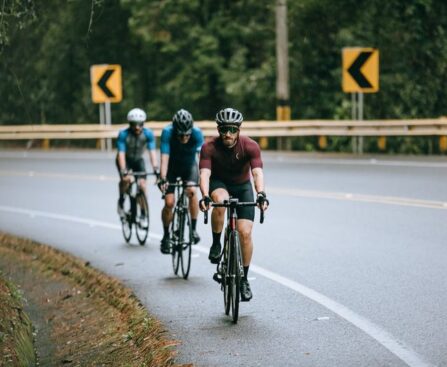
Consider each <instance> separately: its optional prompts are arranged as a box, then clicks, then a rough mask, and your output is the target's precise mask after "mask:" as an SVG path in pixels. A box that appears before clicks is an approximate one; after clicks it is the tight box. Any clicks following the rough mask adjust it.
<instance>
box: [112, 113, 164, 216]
mask: <svg viewBox="0 0 447 367" xmlns="http://www.w3.org/2000/svg"><path fill="white" fill-rule="evenodd" d="M127 121H128V122H129V127H128V128H127V129H124V130H121V131H120V132H119V134H118V140H117V142H116V147H117V149H118V154H117V155H116V160H115V163H116V167H117V169H118V173H119V175H120V183H119V193H120V196H119V199H118V214H119V215H120V216H122V215H124V210H123V204H124V193H125V192H126V190H127V188H128V186H129V184H130V183H131V180H132V176H130V175H128V173H129V171H130V170H132V171H134V172H136V171H138V172H142V171H143V172H145V171H146V165H145V163H144V158H143V155H144V151H145V150H146V149H147V150H148V152H149V160H150V162H151V165H152V168H153V170H154V173H155V174H156V175H157V177H158V174H159V170H158V160H157V155H156V151H155V136H154V133H153V132H152V130H151V129H148V128H146V127H144V122H145V121H146V113H145V112H144V111H143V110H142V109H140V108H134V109H132V110H130V111H129V113H128V114H127ZM138 185H139V186H140V187H141V189H142V190H143V191H144V192H145V193H146V176H142V177H141V178H139V180H138ZM146 197H147V195H146Z"/></svg>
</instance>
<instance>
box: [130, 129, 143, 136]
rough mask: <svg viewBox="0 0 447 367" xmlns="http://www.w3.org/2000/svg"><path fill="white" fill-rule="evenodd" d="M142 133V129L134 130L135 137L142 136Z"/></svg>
mask: <svg viewBox="0 0 447 367" xmlns="http://www.w3.org/2000/svg"><path fill="white" fill-rule="evenodd" d="M142 131H143V129H141V128H140V129H135V128H132V133H133V134H134V135H140V134H141V132H142Z"/></svg>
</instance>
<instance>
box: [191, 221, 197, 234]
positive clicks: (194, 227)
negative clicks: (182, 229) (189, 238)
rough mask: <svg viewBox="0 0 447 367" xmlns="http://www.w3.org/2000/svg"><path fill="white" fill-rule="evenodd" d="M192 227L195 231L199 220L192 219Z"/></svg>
mask: <svg viewBox="0 0 447 367" xmlns="http://www.w3.org/2000/svg"><path fill="white" fill-rule="evenodd" d="M191 225H192V230H193V231H195V230H196V225H197V219H191Z"/></svg>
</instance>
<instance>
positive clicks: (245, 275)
mask: <svg viewBox="0 0 447 367" xmlns="http://www.w3.org/2000/svg"><path fill="white" fill-rule="evenodd" d="M249 267H250V266H244V279H245V280H247V274H248V268H249Z"/></svg>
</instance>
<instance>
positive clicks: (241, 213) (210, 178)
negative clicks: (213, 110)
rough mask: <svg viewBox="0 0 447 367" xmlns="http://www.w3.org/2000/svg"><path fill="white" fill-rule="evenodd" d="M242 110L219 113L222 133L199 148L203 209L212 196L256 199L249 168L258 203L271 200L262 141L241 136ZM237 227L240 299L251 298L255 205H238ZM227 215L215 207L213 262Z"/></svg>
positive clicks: (264, 205) (218, 199) (264, 206)
mask: <svg viewBox="0 0 447 367" xmlns="http://www.w3.org/2000/svg"><path fill="white" fill-rule="evenodd" d="M242 121H243V117H242V114H241V113H240V112H239V111H237V110H235V109H233V108H225V109H223V110H221V111H219V112H218V113H217V115H216V123H217V130H218V132H219V136H218V137H215V138H213V139H211V140H210V141H208V142H206V143H205V144H204V145H203V146H202V150H201V152H200V163H199V168H200V191H201V192H202V199H201V200H200V209H201V210H202V211H205V210H208V209H209V208H210V202H211V200H212V201H214V202H222V201H224V200H225V199H228V198H229V196H230V195H231V196H232V197H234V198H238V199H239V201H244V202H248V201H254V196H253V186H252V183H251V180H250V172H251V174H252V175H253V181H254V187H255V190H256V193H257V199H256V201H257V203H258V206H259V207H260V208H262V209H264V210H266V209H267V207H268V205H269V202H268V200H267V196H266V194H265V191H264V173H263V170H262V167H263V165H262V160H261V150H260V148H259V145H258V144H257V143H256V142H255V141H254V140H252V139H250V138H249V137H247V136H240V135H239V130H240V126H241V124H242ZM237 216H238V222H237V228H238V231H239V234H240V239H241V248H242V260H243V265H244V277H243V278H242V280H241V284H240V289H241V300H242V301H250V299H251V298H252V292H251V289H250V284H249V282H248V279H247V274H248V269H249V266H250V261H251V257H252V254H253V241H252V237H251V232H252V229H253V220H254V217H255V209H254V207H240V208H237ZM224 219H225V208H213V212H212V214H211V229H212V232H213V244H212V245H211V248H210V253H209V256H208V258H209V260H210V261H211V263H213V264H217V263H218V262H219V258H220V256H221V251H222V245H221V243H220V240H221V234H222V229H223V225H224Z"/></svg>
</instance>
